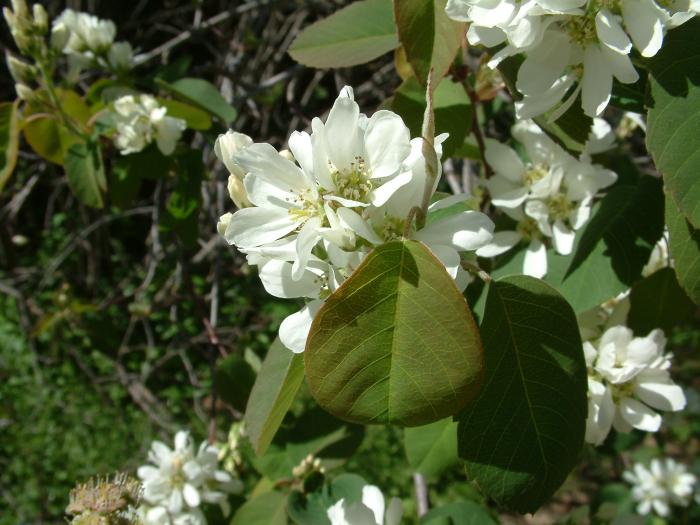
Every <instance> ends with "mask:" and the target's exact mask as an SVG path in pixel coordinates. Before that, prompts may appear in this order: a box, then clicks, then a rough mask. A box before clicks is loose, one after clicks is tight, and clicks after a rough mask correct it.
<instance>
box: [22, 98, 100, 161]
mask: <svg viewBox="0 0 700 525" xmlns="http://www.w3.org/2000/svg"><path fill="white" fill-rule="evenodd" d="M56 95H57V97H58V100H59V103H60V104H61V108H62V109H63V112H64V113H65V114H66V115H67V116H68V118H70V119H72V120H73V121H75V122H76V123H78V124H85V123H86V122H87V121H88V120H89V118H90V108H88V106H87V104H85V102H84V101H83V99H82V98H81V97H80V95H78V94H77V93H76V92H75V91H68V90H57V91H56ZM47 111H48V110H47V108H46V107H44V106H43V105H38V104H27V105H26V106H25V109H24V120H25V125H24V128H23V131H24V138H25V139H26V140H27V142H28V143H29V145H30V146H31V148H32V149H33V150H34V152H35V153H36V154H37V155H39V156H41V157H43V158H44V159H46V160H48V161H49V162H53V163H54V164H60V165H63V158H64V156H65V155H66V152H67V151H68V149H69V148H70V147H71V146H72V145H73V144H77V143H80V142H82V141H83V139H82V137H78V136H76V135H74V134H73V133H71V132H70V131H69V130H68V129H67V128H66V127H65V126H64V124H63V123H62V122H61V121H60V120H59V119H58V117H57V116H56V115H54V114H52V113H47Z"/></svg>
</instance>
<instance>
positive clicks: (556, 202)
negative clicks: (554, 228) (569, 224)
mask: <svg viewBox="0 0 700 525" xmlns="http://www.w3.org/2000/svg"><path fill="white" fill-rule="evenodd" d="M547 209H548V210H549V216H550V217H551V218H552V219H554V220H557V219H560V220H565V219H568V218H569V215H570V214H571V211H572V209H573V208H572V205H571V203H570V202H569V199H567V198H566V195H564V194H562V193H557V194H556V195H552V196H551V197H549V198H548V199H547Z"/></svg>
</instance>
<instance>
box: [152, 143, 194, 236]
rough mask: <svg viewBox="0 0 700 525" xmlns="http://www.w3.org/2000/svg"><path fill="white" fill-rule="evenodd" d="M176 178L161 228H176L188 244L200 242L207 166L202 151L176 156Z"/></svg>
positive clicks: (176, 231) (192, 151)
mask: <svg viewBox="0 0 700 525" xmlns="http://www.w3.org/2000/svg"><path fill="white" fill-rule="evenodd" d="M176 160H177V167H176V169H175V172H176V177H177V178H176V179H175V186H174V188H173V191H172V193H171V194H170V197H169V198H168V202H167V203H166V204H165V213H164V214H163V218H162V219H161V227H163V228H164V229H167V230H172V231H174V232H175V233H176V234H177V235H178V237H180V239H181V240H182V242H183V243H184V244H185V246H187V247H194V246H196V245H197V236H198V234H199V223H198V213H197V211H198V210H199V207H200V205H201V201H202V195H201V184H202V179H203V178H204V165H203V163H202V156H201V153H200V152H199V151H197V150H187V151H186V152H185V153H184V154H182V155H179V156H178V157H177V159H176Z"/></svg>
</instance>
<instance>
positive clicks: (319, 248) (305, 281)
mask: <svg viewBox="0 0 700 525" xmlns="http://www.w3.org/2000/svg"><path fill="white" fill-rule="evenodd" d="M311 129H312V133H311V134H309V133H306V132H295V133H293V134H292V136H291V137H290V138H289V141H288V144H289V149H290V151H284V152H278V151H277V150H275V148H273V147H272V146H270V145H269V144H257V143H256V144H253V143H248V140H241V137H240V136H238V137H237V139H238V142H235V139H236V136H235V135H232V134H228V135H226V136H223V137H220V138H219V140H218V144H217V147H216V152H217V153H218V154H219V155H220V157H221V158H222V160H223V161H224V162H225V163H226V164H227V166H229V169H230V170H231V172H232V175H233V179H231V180H232V181H234V184H229V188H230V189H231V190H233V191H232V193H233V195H232V197H233V199H234V201H236V200H237V201H238V202H239V203H242V199H243V197H242V192H243V190H244V192H245V193H244V195H245V198H246V199H247V201H248V202H249V203H250V204H251V205H252V206H251V207H247V208H243V209H239V210H238V211H237V212H235V213H233V214H226V215H224V216H223V217H222V218H221V221H220V223H219V231H220V232H221V233H222V235H223V236H224V238H225V239H226V241H227V242H229V243H230V244H233V245H235V246H236V247H238V249H239V250H241V251H242V252H243V253H245V254H247V260H248V263H249V264H251V265H256V266H258V269H259V275H260V278H261V280H262V282H263V285H264V286H265V289H266V290H267V291H268V292H269V293H270V294H272V295H274V296H276V297H283V298H295V297H304V298H307V299H310V302H309V303H308V304H306V306H304V308H302V309H301V311H299V312H297V313H295V314H292V315H291V316H289V317H287V318H286V319H285V320H284V321H283V322H282V325H281V327H280V333H279V335H280V340H281V341H282V343H283V344H284V345H285V346H287V347H288V348H289V349H291V350H292V351H294V352H302V351H303V350H304V348H305V344H306V338H307V336H308V332H309V329H310V327H311V322H312V320H313V317H314V315H315V313H316V312H317V311H318V310H319V308H320V307H321V305H322V304H323V301H324V299H325V298H326V297H327V296H328V295H329V294H330V293H331V292H333V291H334V290H336V289H337V287H338V286H339V285H340V284H341V283H342V282H343V281H344V280H345V279H346V278H347V277H348V276H349V275H350V274H351V273H352V271H353V270H354V269H355V268H357V266H358V265H359V264H360V262H361V261H362V259H363V258H364V257H365V255H366V254H367V253H369V251H370V250H371V249H372V248H373V247H374V246H377V245H380V244H383V243H385V242H389V241H392V240H396V239H401V238H409V239H415V240H419V241H422V242H423V243H425V244H426V245H427V246H428V247H429V248H430V249H431V250H432V251H433V253H434V254H435V255H436V257H437V258H438V259H439V260H440V261H442V262H443V263H444V264H445V267H446V268H447V271H448V272H449V273H450V275H451V276H452V277H453V278H454V279H455V280H456V282H457V284H458V286H460V287H461V288H464V287H465V286H466V284H467V282H468V275H467V274H466V272H465V270H464V269H462V267H461V255H460V252H465V251H474V250H476V249H478V248H480V247H481V246H483V245H485V244H486V243H488V242H489V241H490V240H491V238H492V232H493V227H494V226H493V223H492V222H491V220H490V219H489V218H488V217H486V216H485V215H484V214H482V213H480V212H477V211H471V210H467V209H465V208H464V207H462V208H461V210H458V211H456V212H455V213H454V214H449V213H447V214H445V215H446V216H444V217H441V218H439V219H436V220H433V221H430V222H428V224H427V225H426V226H425V227H424V228H422V229H420V230H417V229H416V226H415V224H414V222H413V221H412V219H411V218H410V215H411V212H412V210H414V208H416V207H420V206H421V204H422V202H423V201H424V196H425V193H426V191H427V192H428V194H429V195H432V193H433V192H434V190H435V186H436V185H437V180H438V177H439V175H440V174H439V173H438V174H437V175H438V177H435V178H434V181H433V180H432V178H431V177H430V176H429V174H428V169H427V168H426V161H425V158H424V156H423V152H422V150H423V143H424V141H423V139H421V138H418V139H413V140H411V139H410V133H409V130H408V128H407V127H406V125H405V124H404V122H403V121H402V120H401V117H399V116H398V115H396V114H395V113H392V112H390V111H378V112H376V113H375V114H374V115H372V116H371V117H367V116H366V115H364V114H362V113H360V110H359V106H358V105H357V103H356V102H355V101H354V97H353V91H352V89H351V88H349V87H346V88H344V89H343V90H342V91H341V93H340V96H339V97H338V98H337V100H336V101H335V103H334V105H333V107H332V109H331V111H330V113H329V115H328V118H327V120H326V121H325V122H322V121H321V120H320V119H318V118H316V119H314V120H313V121H312V124H311ZM445 138H446V136H440V137H437V138H436V140H435V146H434V147H435V153H436V156H437V158H438V159H439V158H440V157H441V155H442V151H441V143H442V142H443V141H444V139H445ZM251 142H252V141H251ZM438 171H439V166H438ZM242 174H245V176H244V177H243V178H242V184H241V177H240V176H241V175H242ZM426 187H427V189H426ZM236 192H239V193H238V196H237V193H236ZM467 197H468V196H466V195H460V196H456V197H450V198H447V199H443V200H439V201H437V202H435V203H433V204H432V207H431V208H432V209H440V208H446V207H450V206H451V205H453V204H455V203H458V202H460V201H464V200H465V199H466V198H467Z"/></svg>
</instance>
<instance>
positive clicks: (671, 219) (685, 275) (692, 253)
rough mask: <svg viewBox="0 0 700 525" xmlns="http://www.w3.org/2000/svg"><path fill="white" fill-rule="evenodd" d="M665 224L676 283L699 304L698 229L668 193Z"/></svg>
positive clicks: (699, 241)
mask: <svg viewBox="0 0 700 525" xmlns="http://www.w3.org/2000/svg"><path fill="white" fill-rule="evenodd" d="M666 224H667V225H668V232H669V236H670V242H669V249H670V251H671V255H672V256H673V259H674V261H675V265H676V266H675V268H676V276H677V277H678V283H679V284H680V285H681V287H682V288H683V289H684V290H685V291H686V293H687V294H688V296H689V297H690V298H691V299H692V300H693V302H695V304H699V305H700V230H699V229H696V228H693V226H692V225H691V224H690V222H688V221H687V220H686V218H685V216H684V215H683V214H682V213H681V211H680V210H679V209H678V207H677V206H676V203H675V201H674V200H673V199H672V198H671V197H670V196H669V195H668V194H667V195H666Z"/></svg>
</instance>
